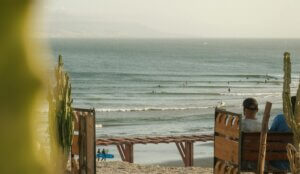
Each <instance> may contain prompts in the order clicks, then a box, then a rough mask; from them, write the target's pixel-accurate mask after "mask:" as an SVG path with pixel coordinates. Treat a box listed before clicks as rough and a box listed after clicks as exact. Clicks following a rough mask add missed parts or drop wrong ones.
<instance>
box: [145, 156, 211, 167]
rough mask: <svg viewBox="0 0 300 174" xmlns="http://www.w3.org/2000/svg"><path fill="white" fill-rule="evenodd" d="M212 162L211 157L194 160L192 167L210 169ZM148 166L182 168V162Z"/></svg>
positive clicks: (176, 161)
mask: <svg viewBox="0 0 300 174" xmlns="http://www.w3.org/2000/svg"><path fill="white" fill-rule="evenodd" d="M213 162H214V161H213V157H204V158H195V159H194V166H193V167H201V168H212V167H213ZM146 165H147V164H146ZM149 165H159V166H163V167H184V163H183V161H182V160H170V161H166V162H162V163H153V164H149Z"/></svg>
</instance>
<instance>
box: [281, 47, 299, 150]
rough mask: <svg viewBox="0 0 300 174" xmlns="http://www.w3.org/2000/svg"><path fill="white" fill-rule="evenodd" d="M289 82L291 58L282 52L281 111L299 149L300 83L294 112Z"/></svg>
mask: <svg viewBox="0 0 300 174" xmlns="http://www.w3.org/2000/svg"><path fill="white" fill-rule="evenodd" d="M290 84H291V59H290V53H288V52H285V53H284V83H283V92H282V101H283V113H284V116H285V119H286V122H287V124H288V125H289V127H290V128H291V129H292V131H293V133H294V146H295V148H296V149H297V150H298V151H299V149H300V146H299V145H300V102H299V99H300V96H299V95H300V83H299V87H298V90H297V97H296V98H297V99H296V105H295V112H293V109H292V103H291V99H290V98H291V94H290Z"/></svg>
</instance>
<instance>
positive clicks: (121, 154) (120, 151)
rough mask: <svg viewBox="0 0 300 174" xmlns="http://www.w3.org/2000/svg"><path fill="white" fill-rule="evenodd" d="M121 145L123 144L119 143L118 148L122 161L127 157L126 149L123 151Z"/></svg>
mask: <svg viewBox="0 0 300 174" xmlns="http://www.w3.org/2000/svg"><path fill="white" fill-rule="evenodd" d="M121 146H122V145H117V148H118V151H119V154H120V157H121V159H122V161H125V160H126V159H125V155H124V151H123V148H121Z"/></svg>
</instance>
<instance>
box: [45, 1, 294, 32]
mask: <svg viewBox="0 0 300 174" xmlns="http://www.w3.org/2000/svg"><path fill="white" fill-rule="evenodd" d="M45 1H46V2H44V4H42V6H43V7H44V8H42V9H44V11H43V14H44V15H43V17H44V18H43V19H44V22H45V24H46V25H45V26H46V27H45V30H44V31H43V34H44V35H46V36H48V37H114V38H123V37H214V38H216V37H231V38H232V37H233V38H239V37H246V38H248V37H251V38H253V37H254V38H273V37H275V38H300V10H299V7H300V1H299V0H85V1H83V0H45Z"/></svg>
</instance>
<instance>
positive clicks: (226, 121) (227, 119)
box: [215, 113, 239, 138]
mask: <svg viewBox="0 0 300 174" xmlns="http://www.w3.org/2000/svg"><path fill="white" fill-rule="evenodd" d="M215 132H216V133H218V134H221V135H225V136H228V137H232V138H239V116H236V115H226V114H225V113H218V114H217V116H216V119H215Z"/></svg>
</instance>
